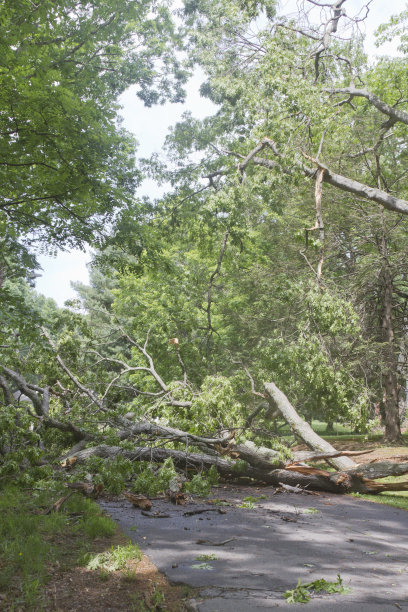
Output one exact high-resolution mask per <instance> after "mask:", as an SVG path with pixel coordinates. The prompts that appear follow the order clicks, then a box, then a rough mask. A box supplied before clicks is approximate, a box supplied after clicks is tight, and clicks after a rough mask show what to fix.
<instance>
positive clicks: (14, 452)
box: [0, 405, 47, 485]
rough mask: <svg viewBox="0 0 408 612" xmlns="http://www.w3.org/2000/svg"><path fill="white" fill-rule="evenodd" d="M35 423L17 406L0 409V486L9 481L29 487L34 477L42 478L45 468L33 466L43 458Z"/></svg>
mask: <svg viewBox="0 0 408 612" xmlns="http://www.w3.org/2000/svg"><path fill="white" fill-rule="evenodd" d="M36 426H37V422H36V420H35V419H33V417H31V416H30V415H28V414H27V412H26V411H25V410H24V409H23V408H20V407H18V406H14V405H9V406H7V407H6V408H1V409H0V483H3V484H4V482H6V481H7V480H10V479H13V480H14V481H15V482H19V483H21V484H25V485H29V484H31V483H32V482H33V481H34V479H35V477H37V478H38V477H40V478H41V476H42V475H45V472H46V471H47V470H46V468H45V469H44V468H36V467H35V464H36V463H37V462H38V460H39V459H40V458H41V456H42V455H43V451H42V450H41V449H40V448H39V441H40V436H39V434H38V433H37V432H36V431H35V429H34V427H36Z"/></svg>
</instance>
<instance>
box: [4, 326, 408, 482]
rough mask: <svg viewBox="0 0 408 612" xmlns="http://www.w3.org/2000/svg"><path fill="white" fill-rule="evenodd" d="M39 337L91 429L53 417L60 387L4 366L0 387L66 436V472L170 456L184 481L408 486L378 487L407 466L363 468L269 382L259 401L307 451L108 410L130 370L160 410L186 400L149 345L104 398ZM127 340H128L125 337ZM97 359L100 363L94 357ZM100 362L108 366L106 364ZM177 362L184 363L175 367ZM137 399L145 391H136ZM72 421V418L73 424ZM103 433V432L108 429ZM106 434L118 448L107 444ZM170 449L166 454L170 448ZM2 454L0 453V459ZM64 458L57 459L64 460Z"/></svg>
mask: <svg viewBox="0 0 408 612" xmlns="http://www.w3.org/2000/svg"><path fill="white" fill-rule="evenodd" d="M44 334H45V337H46V339H47V341H48V342H49V344H50V345H51V346H52V348H53V350H54V351H55V352H56V360H57V363H58V364H59V366H60V367H61V369H62V370H63V371H64V372H65V374H66V375H67V376H68V379H69V380H70V381H71V383H72V384H73V386H74V388H75V390H76V392H77V393H79V394H80V396H83V397H84V398H86V400H87V402H88V407H89V406H93V410H92V411H91V413H92V415H93V419H95V418H97V425H96V426H95V421H94V420H93V421H92V423H93V426H92V427H90V426H89V424H88V425H87V424H86V422H85V423H81V422H79V423H78V422H75V421H74V418H73V417H71V416H70V415H71V410H70V408H69V407H68V409H67V410H65V415H63V416H61V417H60V418H58V419H57V418H54V416H51V414H52V410H50V398H52V397H53V394H57V395H61V389H63V391H64V393H66V392H67V390H66V389H64V388H63V386H62V385H61V383H58V384H57V385H56V386H54V387H52V386H51V387H49V386H44V387H41V386H39V385H36V384H32V383H29V382H28V381H27V380H26V378H25V377H24V376H23V375H22V374H21V373H20V372H17V371H15V370H13V369H11V368H9V367H7V366H5V365H2V366H0V367H1V373H2V378H1V388H2V390H3V398H4V405H6V406H7V405H12V404H14V403H15V400H14V395H13V393H12V387H17V389H19V390H20V391H21V392H22V393H24V394H25V396H26V397H27V399H28V400H29V403H26V404H25V408H24V410H26V411H27V412H28V413H29V414H30V416H31V417H32V419H33V420H34V421H35V422H37V429H38V430H39V431H41V430H45V429H57V430H59V431H60V432H63V434H64V435H67V436H71V438H72V441H73V442H75V445H74V446H73V447H72V448H71V450H70V451H68V452H66V453H65V454H64V455H63V456H62V457H60V463H59V466H61V465H62V467H64V468H69V469H70V468H72V467H73V466H76V465H81V464H83V463H84V462H86V461H87V460H88V459H90V458H91V457H100V458H102V459H107V460H113V459H116V458H118V457H123V458H125V459H127V460H130V461H131V462H138V461H144V462H150V463H155V464H160V463H163V462H164V461H165V460H166V459H169V458H171V459H172V461H173V464H174V466H175V467H176V469H177V470H179V471H181V472H183V473H184V474H185V475H187V476H188V475H189V474H191V473H194V472H197V471H202V470H207V469H210V468H212V467H213V468H216V470H217V472H218V473H219V474H220V475H221V476H222V477H223V478H226V479H234V478H237V477H240V478H242V477H243V476H244V477H246V478H248V479H251V480H252V481H254V482H262V483H266V484H269V485H272V486H280V485H285V486H292V487H293V486H296V487H302V488H305V489H310V490H316V491H328V492H332V493H349V492H356V493H357V492H358V493H379V492H382V491H395V490H399V491H406V490H408V481H404V482H393V483H384V482H378V480H381V479H383V478H385V477H388V476H401V475H403V474H406V473H408V463H393V462H379V463H369V464H367V465H358V464H356V463H355V462H354V460H353V459H352V457H357V456H360V455H363V454H364V453H366V452H368V451H364V450H362V451H354V452H352V451H339V450H336V449H335V448H334V447H333V446H331V445H330V444H329V443H328V442H326V441H325V440H323V439H322V438H321V437H320V436H319V435H317V434H316V433H315V432H314V431H313V430H312V428H311V427H310V426H309V425H308V424H307V423H306V422H305V421H304V420H303V419H302V418H301V417H300V415H299V414H298V413H297V412H296V410H295V408H294V407H293V406H292V405H291V403H290V402H289V400H288V398H287V397H286V396H285V394H284V393H283V392H282V391H281V390H280V389H278V387H277V386H276V385H275V384H274V383H266V384H265V385H264V393H263V394H260V393H259V392H257V395H263V397H264V398H266V399H267V400H268V402H269V404H270V405H271V406H272V408H273V410H274V413H275V414H280V415H281V416H282V417H283V418H284V419H285V421H286V422H287V423H288V425H289V426H290V427H291V429H292V431H293V432H294V434H296V436H298V437H300V438H301V439H302V441H303V442H304V443H305V444H306V445H307V446H308V447H309V448H310V451H300V452H293V453H286V454H285V453H281V452H279V450H274V449H271V448H268V447H264V446H260V445H256V444H255V443H254V442H251V441H244V442H241V441H240V438H242V437H244V436H243V434H244V433H247V430H245V429H244V428H242V427H241V428H235V429H233V428H229V429H228V430H224V431H222V430H220V431H219V432H218V433H217V434H216V435H213V436H204V435H197V434H196V433H192V432H189V431H184V430H182V429H179V428H175V427H171V426H169V425H168V424H167V423H163V422H154V421H152V420H149V419H147V418H145V417H141V416H140V415H139V416H138V415H137V414H135V413H128V414H126V415H123V414H119V413H118V412H115V410H112V407H111V406H110V405H109V403H108V401H107V398H108V391H109V390H110V389H112V388H113V386H114V384H115V381H117V380H118V379H119V378H120V377H121V376H123V375H125V374H126V373H127V372H129V371H130V370H132V371H135V370H137V371H143V372H144V373H147V374H149V376H151V377H152V378H153V379H154V381H155V383H156V384H157V385H158V388H159V390H158V391H157V392H151V391H149V392H148V393H147V394H148V395H149V396H150V397H153V398H155V401H156V398H158V399H159V400H160V401H161V402H164V404H166V405H170V406H175V407H177V406H178V407H180V406H183V407H186V406H187V407H188V406H191V405H192V401H190V402H189V401H179V400H178V399H177V398H175V396H174V387H171V386H170V385H167V384H166V383H165V382H164V380H163V379H162V378H161V377H160V376H159V375H158V373H157V371H156V368H155V366H154V363H153V359H152V357H151V355H150V354H149V353H148V352H147V341H148V339H146V342H145V344H144V345H143V346H142V345H139V344H138V343H136V342H135V341H132V344H133V345H134V346H136V347H137V349H138V350H139V352H140V354H141V355H142V356H143V357H144V358H145V359H146V361H147V364H148V365H147V366H135V367H131V366H129V365H128V364H126V363H124V362H122V361H119V360H115V362H116V363H118V364H119V365H120V366H121V368H122V369H121V370H120V371H119V372H118V373H116V374H115V376H114V377H113V378H112V379H111V380H110V382H108V384H107V388H106V389H105V390H104V393H102V394H101V393H97V392H96V391H95V390H94V389H90V388H88V387H87V386H86V385H85V384H84V383H82V382H80V380H79V378H78V376H76V375H75V374H74V373H73V372H72V371H71V369H70V368H69V367H68V366H67V364H66V363H65V361H64V360H63V359H62V357H61V356H60V355H59V354H58V352H57V349H56V347H55V345H54V343H53V342H52V340H51V338H50V335H49V334H48V332H46V330H44ZM126 337H127V338H128V339H129V340H131V338H130V337H129V336H128V335H127V334H126ZM98 358H99V360H101V359H103V358H102V357H101V356H100V355H99V354H98ZM106 361H112V360H108V359H106ZM181 363H182V362H181ZM179 385H181V386H182V387H183V386H184V387H185V386H187V385H188V381H187V377H186V376H184V380H183V381H182V382H180V383H179ZM141 393H144V392H143V391H141ZM77 421H78V419H77ZM107 427H108V428H109V433H106V432H105V430H106V428H107ZM112 432H114V435H115V436H116V438H117V440H118V442H119V444H111V443H110V444H109V440H111V439H112ZM169 446H170V448H169ZM5 450H7V449H0V452H1V453H2V454H3V455H4V453H5ZM62 459H63V461H62ZM323 461H325V462H327V463H329V464H330V465H331V466H334V467H335V468H336V469H337V471H335V472H333V471H329V470H325V469H321V467H316V466H314V465H310V463H313V462H314V463H316V462H317V463H319V464H321V462H323Z"/></svg>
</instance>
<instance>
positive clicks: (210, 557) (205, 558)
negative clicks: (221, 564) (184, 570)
mask: <svg viewBox="0 0 408 612" xmlns="http://www.w3.org/2000/svg"><path fill="white" fill-rule="evenodd" d="M217 559H218V557H217V555H216V554H215V553H211V554H209V555H198V556H197V557H195V560H196V561H216V560H217Z"/></svg>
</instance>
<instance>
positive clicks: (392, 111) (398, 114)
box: [324, 87, 408, 125]
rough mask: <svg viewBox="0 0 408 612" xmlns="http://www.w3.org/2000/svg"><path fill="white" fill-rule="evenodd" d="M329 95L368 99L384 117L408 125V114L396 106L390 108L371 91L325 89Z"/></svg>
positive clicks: (338, 88) (351, 88)
mask: <svg viewBox="0 0 408 612" xmlns="http://www.w3.org/2000/svg"><path fill="white" fill-rule="evenodd" d="M324 91H326V92H327V93H331V94H347V95H348V96H350V97H352V98H366V99H367V100H368V101H369V102H371V104H372V105H373V106H375V108H377V109H378V110H379V111H381V112H382V113H383V114H384V115H387V116H388V117H390V118H391V119H393V120H394V122H396V121H400V122H401V123H405V124H406V125H408V112H406V111H404V110H401V109H399V108H396V107H395V106H390V105H389V104H387V103H386V102H384V100H381V98H379V97H378V96H376V95H375V94H373V93H371V91H367V89H357V88H356V87H335V88H333V89H325V90H324Z"/></svg>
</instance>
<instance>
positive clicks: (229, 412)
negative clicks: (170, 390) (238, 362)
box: [191, 376, 243, 431]
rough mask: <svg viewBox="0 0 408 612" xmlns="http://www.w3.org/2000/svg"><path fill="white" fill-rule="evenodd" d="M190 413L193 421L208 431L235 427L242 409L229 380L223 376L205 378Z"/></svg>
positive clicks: (240, 416)
mask: <svg viewBox="0 0 408 612" xmlns="http://www.w3.org/2000/svg"><path fill="white" fill-rule="evenodd" d="M191 411H192V412H193V413H194V417H195V421H196V422H197V423H198V424H201V425H204V424H205V426H206V428H208V429H209V430H210V431H214V430H215V431H216V430H217V429H220V428H223V427H233V426H234V425H237V424H238V423H239V422H240V420H241V418H242V414H243V408H242V405H241V404H240V402H239V401H238V399H237V397H236V393H235V390H234V388H233V386H232V382H231V380H230V379H228V378H226V377H225V376H207V377H206V378H205V379H204V381H203V384H202V386H201V393H200V394H199V395H198V396H197V397H195V398H194V399H193V402H192V406H191Z"/></svg>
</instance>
